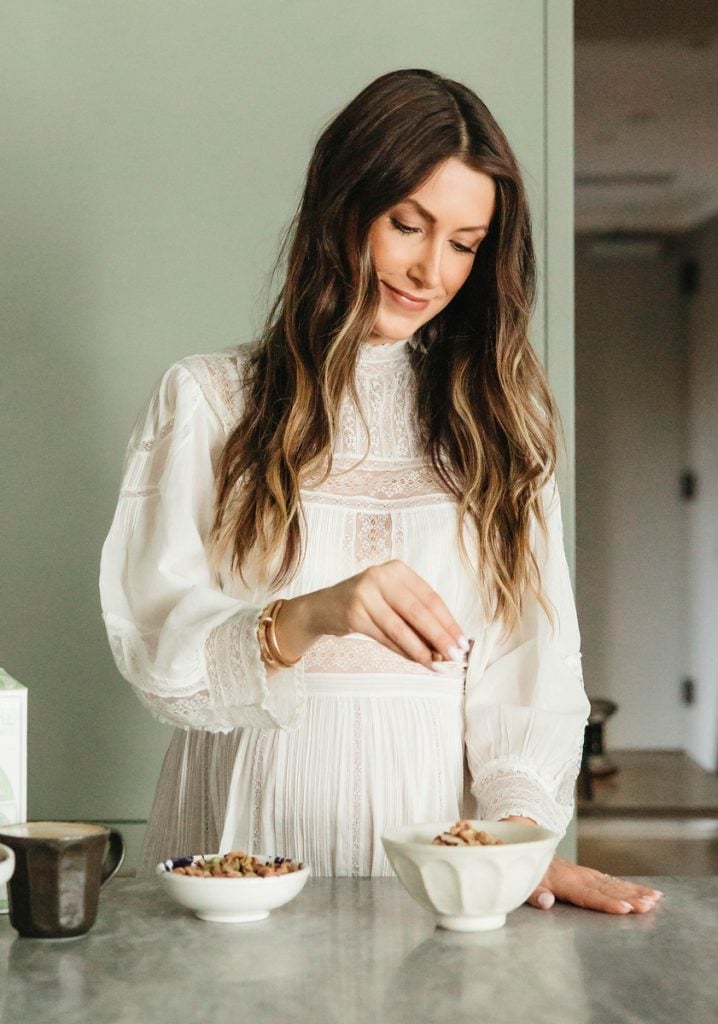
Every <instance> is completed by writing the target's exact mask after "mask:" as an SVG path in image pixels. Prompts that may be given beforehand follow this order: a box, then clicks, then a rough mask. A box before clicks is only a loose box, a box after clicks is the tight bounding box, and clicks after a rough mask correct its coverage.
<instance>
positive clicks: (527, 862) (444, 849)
mask: <svg viewBox="0 0 718 1024" xmlns="http://www.w3.org/2000/svg"><path fill="white" fill-rule="evenodd" d="M453 824H454V822H452V821H438V822H427V823H425V824H418V825H403V826H401V827H400V828H393V829H390V830H389V831H387V832H385V833H384V835H383V836H382V837H381V841H382V843H383V845H384V849H385V851H386V855H387V857H388V858H389V862H390V863H391V866H392V867H393V868H394V871H396V873H397V875H398V876H399V879H400V881H401V883H402V885H403V886H404V888H405V889H406V891H407V892H408V893H409V895H410V896H412V897H413V898H414V899H415V900H416V902H417V903H419V904H420V905H421V906H422V907H424V909H425V910H428V911H430V912H431V913H432V914H434V915H435V916H436V921H437V924H438V925H439V926H440V927H442V928H449V929H450V930H452V931H462V932H473V931H488V930H489V929H491V928H501V927H502V925H503V924H505V922H506V915H507V914H509V913H510V912H511V911H512V910H515V909H516V907H519V906H521V904H522V903H524V902H525V901H526V899H527V898H528V897H529V896H530V895H531V893H532V892H533V890H534V889H535V888H536V886H537V885H538V883H539V882H540V881H541V879H542V877H543V875H544V873H545V871H546V869H547V868H548V866H549V863H550V862H551V858H552V856H553V852H554V850H555V849H556V845H557V843H558V841H559V839H560V838H561V837H560V836H559V835H557V834H556V833H555V832H549V831H548V829H544V828H540V827H538V826H536V825H524V824H522V823H521V822H517V821H478V820H475V819H474V820H472V821H471V825H472V827H473V828H475V829H483V830H484V831H486V832H491V833H492V834H493V835H495V836H497V838H499V839H502V840H503V843H502V845H500V846H438V845H434V844H433V843H432V839H433V838H434V837H435V836H437V835H439V834H440V833H441V832H446V831H448V830H449V829H450V828H451V826H452V825H453Z"/></svg>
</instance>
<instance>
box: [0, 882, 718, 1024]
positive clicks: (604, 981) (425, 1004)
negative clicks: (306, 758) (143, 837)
mask: <svg viewBox="0 0 718 1024" xmlns="http://www.w3.org/2000/svg"><path fill="white" fill-rule="evenodd" d="M646 881H648V884H650V885H653V886H655V887H656V888H659V889H662V890H663V891H664V892H665V897H664V900H663V903H662V905H661V906H660V907H659V908H658V909H657V910H656V911H654V912H653V913H652V914H650V915H645V916H627V917H608V916H606V915H603V914H595V913H589V912H587V911H581V910H578V909H576V908H573V907H566V906H557V907H554V909H553V910H551V911H537V910H534V909H533V908H531V907H521V908H520V909H519V910H517V911H515V912H514V913H513V914H510V915H509V918H508V921H507V923H506V926H505V927H504V928H502V929H501V930H499V931H495V932H488V933H484V934H481V933H479V934H473V935H471V934H463V935H462V934H457V933H451V932H445V931H441V930H439V929H435V928H434V922H433V918H432V917H431V916H430V915H429V914H427V913H426V912H425V911H423V910H422V909H421V908H420V907H418V906H417V905H416V904H415V903H413V901H412V900H411V899H410V898H409V896H407V895H406V893H405V892H404V890H403V889H402V888H401V886H400V885H399V883H398V881H396V880H395V879H393V878H387V879H373V880H370V879H360V880H352V879H310V880H309V882H308V884H307V886H306V888H305V889H304V891H303V892H302V893H301V894H300V896H298V897H297V899H296V900H294V902H292V903H290V904H288V905H287V906H286V907H283V908H281V909H280V910H278V911H275V912H274V913H273V914H272V915H271V916H270V917H269V919H268V920H266V921H262V922H259V923H256V924H250V925H219V924H208V923H206V922H203V921H198V920H196V919H195V918H194V917H192V916H191V914H189V912H186V911H184V910H182V909H181V908H180V907H178V906H176V905H175V904H174V903H172V902H170V900H169V898H168V897H167V896H166V895H165V894H164V893H163V892H162V891H161V890H160V888H159V885H158V884H157V883H156V882H154V881H143V882H138V881H133V880H128V879H114V880H113V881H111V882H109V883H108V885H107V886H106V888H105V889H104V890H103V893H102V899H101V902H100V914H99V917H98V920H97V923H96V924H95V926H94V928H93V929H92V931H91V932H90V933H89V934H88V935H86V936H83V937H82V938H80V939H74V940H66V941H64V942H43V941H38V940H32V939H20V938H18V937H17V934H16V932H15V931H14V930H13V929H12V928H11V927H10V923H9V921H8V919H7V917H4V918H0V1021H1V1022H2V1024H20V1022H22V1024H55V1022H63V1024H83V1022H90V1021H91V1022H93V1024H155V1022H168V1024H169V1022H172V1024H175V1022H176V1024H225V1022H227V1024H229V1022H231V1024H243V1022H247V1024H264V1022H269V1021H271V1022H272V1024H284V1022H287V1024H300V1022H304V1021H306V1022H311V1024H325V1022H326V1024H329V1022H331V1024H335V1022H336V1024H354V1022H367V1024H368V1022H372V1024H374V1022H382V1021H387V1022H391V1024H404V1022H407V1024H423V1022H427V1024H444V1022H446V1024H448V1022H451V1024H463V1022H467V1024H468V1022H471V1024H482V1022H485V1024H504V1022H506V1024H543V1022H546V1024H564V1022H566V1024H569V1022H570V1024H588V1022H591V1024H594V1022H595V1024H613V1022H622V1024H629V1022H630V1024H638V1022H646V1024H663V1022H665V1024H676V1022H680V1024H704V1022H705V1024H708V1022H711V1024H714V1022H715V1021H716V1020H718V970H717V969H716V956H715V953H716V948H717V947H718V878H708V877H704V878H653V879H650V880H646Z"/></svg>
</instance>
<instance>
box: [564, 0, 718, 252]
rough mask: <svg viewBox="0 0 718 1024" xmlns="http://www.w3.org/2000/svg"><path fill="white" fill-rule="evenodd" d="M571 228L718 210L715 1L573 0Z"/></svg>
mask: <svg viewBox="0 0 718 1024" xmlns="http://www.w3.org/2000/svg"><path fill="white" fill-rule="evenodd" d="M574 16H575V39H576V44H575V74H576V91H575V109H576V229H577V231H579V232H595V231H600V232H608V233H626V232H628V233H631V232H633V233H636V232H659V233H679V232H682V231H685V230H687V229H689V228H692V227H695V226H697V225H698V224H701V223H702V222H703V221H705V220H707V219H708V218H709V217H711V216H713V215H714V214H716V213H718V0H685V2H684V3H676V2H675V0H575V4H574Z"/></svg>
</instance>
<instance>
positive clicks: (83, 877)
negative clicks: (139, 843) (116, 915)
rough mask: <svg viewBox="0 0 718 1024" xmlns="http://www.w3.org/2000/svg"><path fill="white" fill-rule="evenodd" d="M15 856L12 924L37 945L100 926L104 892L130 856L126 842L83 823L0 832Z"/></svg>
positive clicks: (27, 825)
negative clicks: (104, 885) (36, 942)
mask: <svg viewBox="0 0 718 1024" xmlns="http://www.w3.org/2000/svg"><path fill="white" fill-rule="evenodd" d="M0 843H4V844H5V846H9V847H10V849H11V850H12V851H13V852H14V854H15V872H14V874H13V876H12V878H11V879H10V881H9V882H8V884H7V889H8V903H9V909H10V924H11V925H12V926H13V928H15V929H17V931H18V932H19V933H20V935H24V936H27V937H28V938H33V939H69V938H73V937H74V936H76V935H84V934H85V932H88V931H89V930H90V928H92V926H93V924H94V923H95V919H96V918H97V905H98V903H99V898H100V886H102V885H103V884H104V883H105V882H106V881H107V880H108V879H109V878H112V876H113V875H114V874H115V873H116V871H117V870H118V868H119V867H120V865H121V864H122V861H123V859H124V856H125V845H124V842H123V840H122V836H121V835H120V833H119V832H116V831H115V830H114V829H111V828H107V827H105V826H104V825H90V824H86V823H84V822H79V821H27V822H24V823H22V824H19V825H2V826H0Z"/></svg>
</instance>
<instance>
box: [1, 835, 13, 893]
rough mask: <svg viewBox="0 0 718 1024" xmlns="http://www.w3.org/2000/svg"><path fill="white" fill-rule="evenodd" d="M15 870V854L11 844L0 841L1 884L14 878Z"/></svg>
mask: <svg viewBox="0 0 718 1024" xmlns="http://www.w3.org/2000/svg"><path fill="white" fill-rule="evenodd" d="M14 870H15V854H14V853H13V851H12V850H11V849H10V847H9V846H3V844H2V843H0V885H3V884H4V883H5V882H8V881H9V880H10V879H11V878H12V873H13V871H14Z"/></svg>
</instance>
